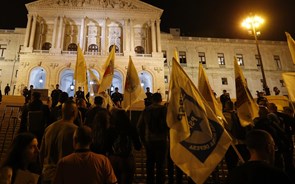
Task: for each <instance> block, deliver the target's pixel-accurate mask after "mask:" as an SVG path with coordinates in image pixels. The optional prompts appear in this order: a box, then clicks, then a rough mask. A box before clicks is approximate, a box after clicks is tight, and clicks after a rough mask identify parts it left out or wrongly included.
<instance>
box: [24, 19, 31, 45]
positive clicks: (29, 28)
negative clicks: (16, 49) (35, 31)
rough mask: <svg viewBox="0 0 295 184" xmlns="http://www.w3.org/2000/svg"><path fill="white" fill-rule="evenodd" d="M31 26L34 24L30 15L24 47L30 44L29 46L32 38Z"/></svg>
mask: <svg viewBox="0 0 295 184" xmlns="http://www.w3.org/2000/svg"><path fill="white" fill-rule="evenodd" d="M31 24H32V15H31V14H28V22H27V28H26V35H25V42H24V47H28V44H29V36H30V32H31Z"/></svg>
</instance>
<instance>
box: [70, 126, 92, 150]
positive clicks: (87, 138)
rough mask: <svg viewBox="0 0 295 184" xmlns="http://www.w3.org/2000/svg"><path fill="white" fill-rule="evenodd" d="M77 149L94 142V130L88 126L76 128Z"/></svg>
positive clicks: (75, 142)
mask: <svg viewBox="0 0 295 184" xmlns="http://www.w3.org/2000/svg"><path fill="white" fill-rule="evenodd" d="M73 140H74V142H73V144H74V148H75V149H80V148H89V146H90V144H91V143H92V130H91V128H90V127H88V126H80V127H78V128H77V129H76V131H75V133H74V136H73Z"/></svg>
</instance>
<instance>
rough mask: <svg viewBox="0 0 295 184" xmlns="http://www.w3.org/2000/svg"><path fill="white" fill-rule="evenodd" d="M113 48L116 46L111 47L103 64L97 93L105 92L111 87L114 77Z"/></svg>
mask: <svg viewBox="0 0 295 184" xmlns="http://www.w3.org/2000/svg"><path fill="white" fill-rule="evenodd" d="M115 48H116V46H115V45H113V46H112V50H111V52H110V54H109V56H108V58H107V60H106V62H105V64H104V68H105V71H104V74H103V76H102V79H101V83H100V86H99V89H98V93H100V92H102V91H105V90H107V89H109V88H110V86H111V85H112V81H113V77H114V67H115Z"/></svg>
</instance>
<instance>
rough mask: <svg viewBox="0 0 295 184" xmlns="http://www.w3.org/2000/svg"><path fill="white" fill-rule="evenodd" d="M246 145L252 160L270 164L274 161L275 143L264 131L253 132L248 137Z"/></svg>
mask: <svg viewBox="0 0 295 184" xmlns="http://www.w3.org/2000/svg"><path fill="white" fill-rule="evenodd" d="M246 145H247V148H248V150H249V152H250V155H251V158H250V160H264V161H267V162H269V163H270V164H272V163H273V161H274V154H275V142H274V140H273V138H272V136H271V135H270V134H269V133H268V132H266V131H264V130H252V131H250V132H249V133H248V134H247V136H246Z"/></svg>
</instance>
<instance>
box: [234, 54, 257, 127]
mask: <svg viewBox="0 0 295 184" xmlns="http://www.w3.org/2000/svg"><path fill="white" fill-rule="evenodd" d="M234 67H235V81H236V97H237V99H236V108H237V113H238V116H239V118H240V122H241V125H242V126H244V127H245V126H247V125H250V124H253V119H254V118H256V117H258V105H257V103H256V102H255V101H254V99H253V97H252V95H251V93H250V91H249V89H248V86H247V83H246V80H245V77H244V75H243V72H242V70H241V68H240V66H239V65H238V61H237V58H236V57H234Z"/></svg>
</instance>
